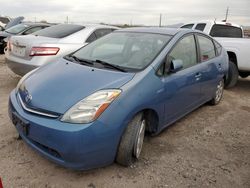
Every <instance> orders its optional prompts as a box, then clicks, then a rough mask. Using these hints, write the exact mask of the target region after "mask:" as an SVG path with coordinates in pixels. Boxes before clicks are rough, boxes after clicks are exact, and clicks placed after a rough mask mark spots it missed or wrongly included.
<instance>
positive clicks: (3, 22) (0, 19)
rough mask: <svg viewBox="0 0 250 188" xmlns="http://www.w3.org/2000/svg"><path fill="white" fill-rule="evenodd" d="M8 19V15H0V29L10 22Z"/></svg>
mask: <svg viewBox="0 0 250 188" xmlns="http://www.w3.org/2000/svg"><path fill="white" fill-rule="evenodd" d="M10 20H11V19H10V17H7V16H0V31H3V30H4V27H5V26H6V24H8V23H9V22H10Z"/></svg>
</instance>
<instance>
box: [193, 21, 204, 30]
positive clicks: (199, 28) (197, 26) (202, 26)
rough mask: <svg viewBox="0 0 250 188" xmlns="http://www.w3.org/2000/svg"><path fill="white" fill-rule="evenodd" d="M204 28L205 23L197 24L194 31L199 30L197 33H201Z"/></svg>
mask: <svg viewBox="0 0 250 188" xmlns="http://www.w3.org/2000/svg"><path fill="white" fill-rule="evenodd" d="M205 27H206V24H205V23H200V24H197V25H196V26H195V29H196V30H199V31H203V30H204V29H205Z"/></svg>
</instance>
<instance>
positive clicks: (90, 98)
mask: <svg viewBox="0 0 250 188" xmlns="http://www.w3.org/2000/svg"><path fill="white" fill-rule="evenodd" d="M227 71H228V57H227V54H226V52H225V50H224V49H223V48H222V47H221V45H220V44H219V43H218V42H216V41H215V40H214V39H213V38H211V37H209V36H208V35H205V34H204V33H202V32H199V31H192V30H186V29H166V28H131V29H122V30H117V31H115V32H113V33H111V34H109V35H107V36H105V37H103V38H101V39H99V40H96V41H94V42H93V43H90V44H89V45H87V46H85V47H83V48H81V49H79V50H78V51H76V52H75V53H72V54H70V55H68V56H65V57H64V58H62V59H59V60H58V61H57V62H51V63H50V64H48V65H46V66H43V67H41V68H39V69H36V70H33V71H31V72H29V73H28V74H26V75H25V76H24V77H23V78H22V79H21V80H20V81H19V83H18V85H17V87H16V89H14V90H13V91H12V92H11V94H10V98H9V116H10V118H11V120H12V122H13V124H14V125H15V127H16V129H17V131H18V133H19V135H20V136H21V138H22V139H23V140H24V141H25V142H26V143H27V144H28V145H29V146H31V147H32V148H33V149H34V150H36V151H37V152H39V153H40V154H42V155H43V156H45V157H46V158H48V159H50V160H52V161H54V162H55V163H57V164H60V165H63V166H65V167H69V168H73V169H83V170H86V169H90V168H96V167H101V166H105V165H108V164H111V163H112V162H114V161H116V162H117V163H119V164H121V165H124V166H129V165H131V164H132V163H134V162H135V161H136V160H137V159H138V158H139V156H140V153H141V150H142V145H143V139H144V135H145V132H149V133H151V134H157V133H159V132H160V131H162V130H163V129H164V128H166V127H167V126H169V125H170V124H172V123H173V122H175V121H176V120H178V119H180V118H181V117H183V116H184V115H186V114H188V113H189V112H191V111H193V110H194V109H196V108H198V107H199V106H201V105H202V104H204V103H207V102H210V103H211V104H213V105H216V104H218V103H219V102H220V100H221V98H222V95H223V88H224V81H225V79H226V77H227Z"/></svg>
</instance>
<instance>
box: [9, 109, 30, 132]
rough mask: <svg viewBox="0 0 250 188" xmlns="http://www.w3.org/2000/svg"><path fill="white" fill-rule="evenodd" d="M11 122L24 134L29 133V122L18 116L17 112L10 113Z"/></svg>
mask: <svg viewBox="0 0 250 188" xmlns="http://www.w3.org/2000/svg"><path fill="white" fill-rule="evenodd" d="M12 123H13V124H14V125H15V126H16V127H17V129H19V130H20V131H21V132H22V133H23V134H24V135H26V136H27V135H28V134H29V122H28V121H27V120H25V119H23V118H22V117H20V116H19V115H18V114H17V113H15V112H14V113H12Z"/></svg>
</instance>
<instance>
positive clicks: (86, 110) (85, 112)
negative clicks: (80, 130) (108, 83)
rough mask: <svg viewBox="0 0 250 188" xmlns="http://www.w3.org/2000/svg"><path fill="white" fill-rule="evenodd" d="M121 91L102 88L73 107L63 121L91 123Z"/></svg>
mask: <svg viewBox="0 0 250 188" xmlns="http://www.w3.org/2000/svg"><path fill="white" fill-rule="evenodd" d="M120 93H121V90H119V89H108V90H100V91H97V92H95V93H93V94H92V95H90V96H88V97H87V98H85V99H83V100H81V101H80V102H78V103H77V104H75V105H74V106H73V107H71V108H70V109H69V110H68V111H67V112H66V113H65V114H64V115H63V117H62V119H61V121H64V122H69V123H90V122H92V121H94V120H96V119H97V118H98V117H99V116H100V115H101V114H102V113H103V112H104V111H105V110H106V108H107V107H108V106H109V105H110V103H111V102H112V101H114V100H115V99H116V98H117V97H118V96H119V95H120Z"/></svg>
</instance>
